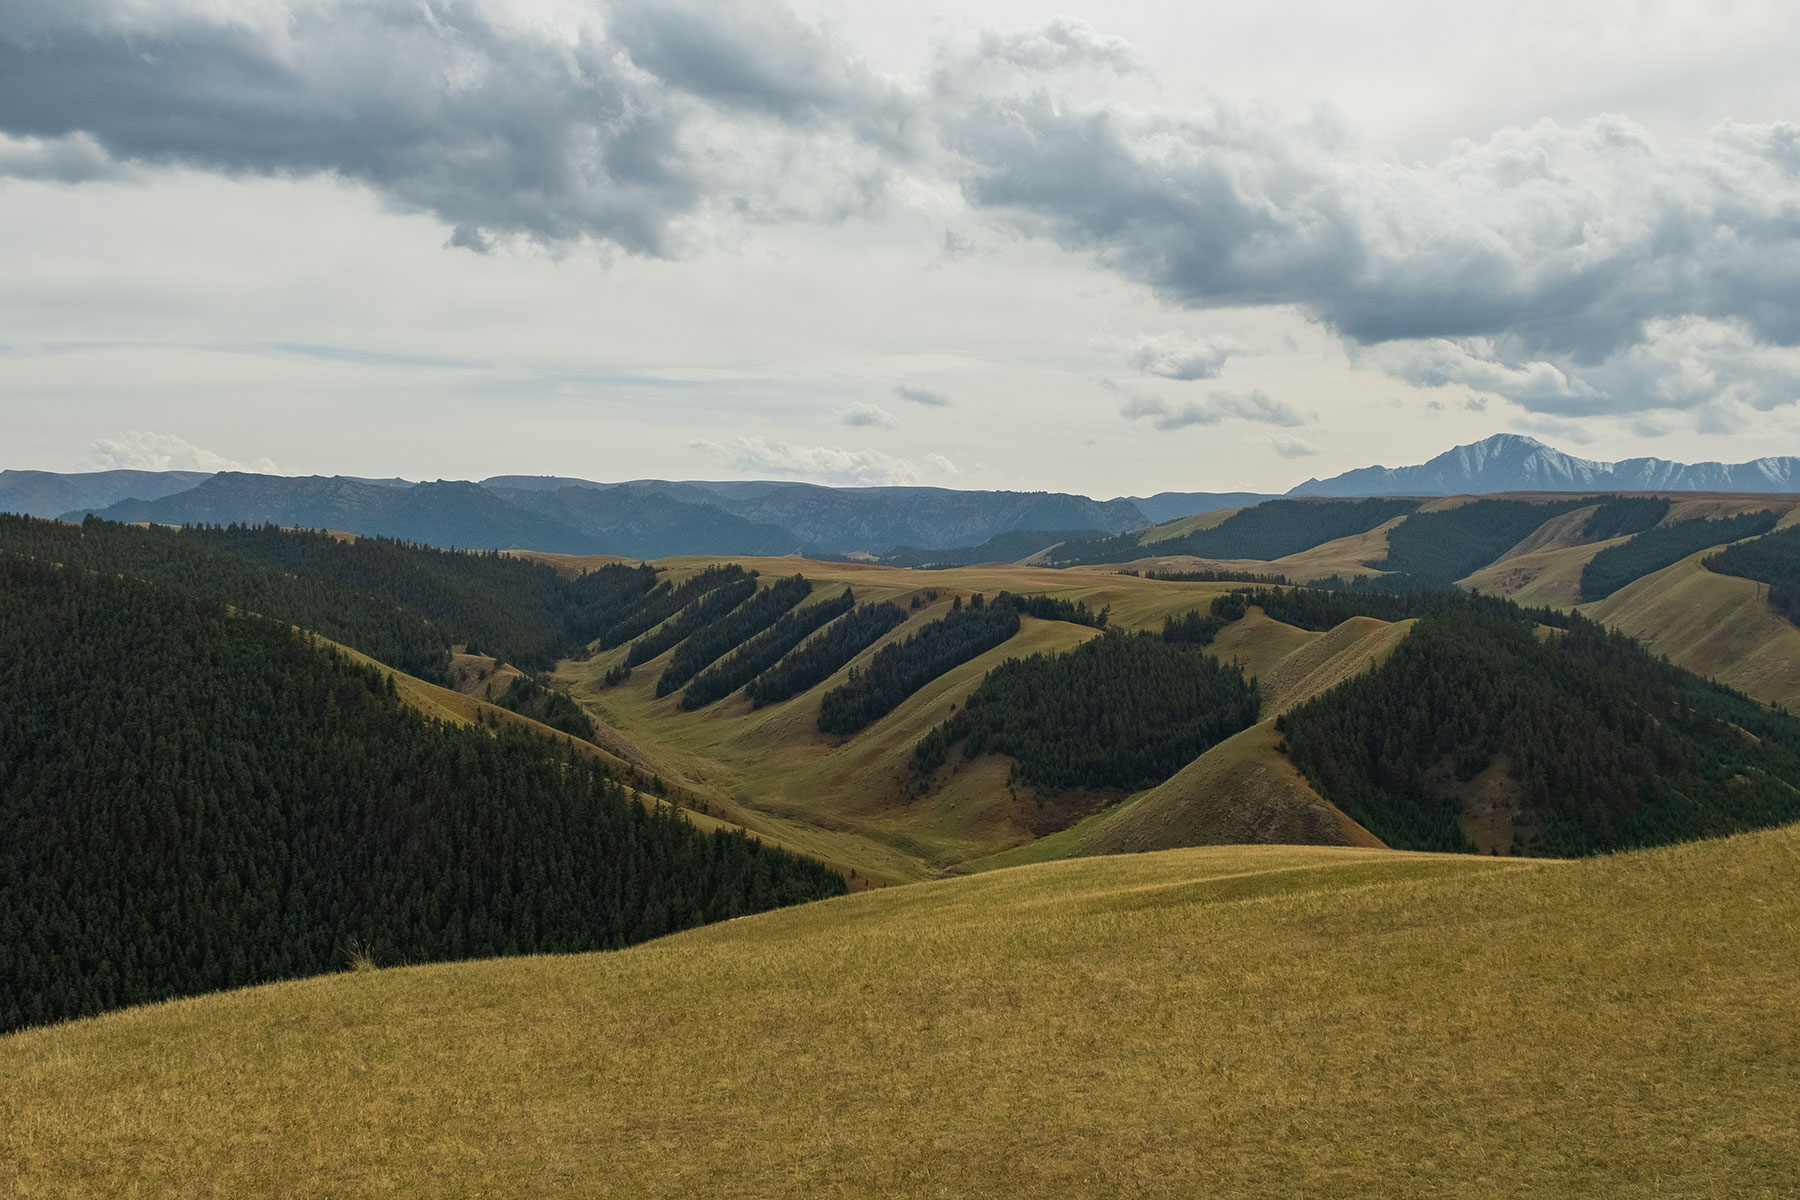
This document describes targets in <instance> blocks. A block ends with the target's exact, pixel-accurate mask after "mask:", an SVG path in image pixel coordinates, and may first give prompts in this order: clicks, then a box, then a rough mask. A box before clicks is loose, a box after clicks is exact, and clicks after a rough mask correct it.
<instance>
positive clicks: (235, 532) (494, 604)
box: [0, 515, 656, 683]
mask: <svg viewBox="0 0 1800 1200" xmlns="http://www.w3.org/2000/svg"><path fill="white" fill-rule="evenodd" d="M8 552H10V553H13V554H20V555H25V556H28V557H32V558H37V559H42V560H44V561H46V562H57V563H64V564H66V565H68V566H69V567H71V568H77V569H83V570H90V571H103V572H108V573H114V574H123V575H132V576H135V577H137V578H140V579H146V580H149V581H151V582H154V583H159V584H164V585H167V586H170V587H173V588H176V589H178V590H180V591H182V592H184V593H186V594H189V595H193V596H196V597H204V598H207V599H212V600H216V601H218V602H219V603H222V604H229V605H231V606H233V607H235V608H238V609H241V610H244V611H246V612H255V613H260V614H262V615H263V616H266V617H270V618H272V619H274V620H279V621H287V622H290V623H292V624H295V625H299V626H301V627H303V628H306V629H310V630H313V631H315V632H317V633H320V634H323V635H324V636H326V637H328V638H331V639H332V640H333V641H337V642H341V643H343V644H344V645H347V646H352V647H354V648H356V649H358V650H361V651H362V652H363V653H365V654H368V655H370V656H372V657H374V658H376V659H379V660H380V661H382V662H384V663H386V664H387V665H389V666H391V667H396V668H398V669H399V670H402V671H406V672H407V673H409V674H412V675H417V676H419V677H420V678H422V679H429V680H431V681H433V682H437V683H441V682H444V681H445V679H446V672H447V670H448V666H449V658H450V647H451V646H452V645H455V644H458V643H465V642H466V643H469V644H470V645H471V646H474V647H476V648H478V649H480V650H481V651H482V652H484V653H487V654H491V655H493V656H495V657H496V658H499V659H502V660H503V661H506V662H511V663H514V664H516V665H520V666H523V667H526V668H528V669H534V670H537V669H543V668H546V667H549V666H551V665H553V664H554V662H555V660H556V659H557V658H558V657H561V656H565V655H569V654H572V653H575V652H576V651H577V650H578V649H579V648H580V646H581V645H582V644H583V643H585V642H586V641H587V640H588V639H590V638H592V637H593V636H594V635H595V633H597V632H598V631H599V630H600V629H602V628H604V627H605V626H606V625H608V624H610V623H611V622H613V621H615V620H616V619H618V617H619V615H620V614H621V613H622V612H623V611H625V610H626V609H627V608H629V607H630V606H631V605H633V604H634V603H635V602H636V601H637V598H638V597H639V596H641V595H642V594H643V593H644V592H646V591H648V590H649V589H650V588H651V586H652V585H653V584H654V583H655V581H656V573H655V572H654V571H652V570H650V569H649V568H648V567H624V566H609V567H602V568H600V569H599V570H597V571H591V572H588V573H587V574H585V575H583V576H581V577H579V578H576V579H567V578H564V577H563V576H561V575H559V574H558V573H557V572H556V571H554V570H553V569H551V568H550V567H548V566H545V565H543V564H541V563H534V562H529V561H527V560H524V559H519V558H514V557H511V556H508V555H499V554H490V553H485V552H469V551H452V550H434V549H431V548H429V547H425V546H411V545H407V544H405V543H401V542H392V541H387V540H384V539H381V538H363V539H357V540H356V541H354V542H346V541H344V540H341V539H339V538H335V537H332V536H330V535H328V534H323V533H311V532H304V531H286V530H279V529H275V528H272V527H267V526H263V527H227V528H209V527H195V528H191V529H167V528H162V527H158V526H152V527H148V528H145V527H140V526H134V525H118V524H114V523H112V522H110V521H102V520H99V519H98V518H89V519H88V520H86V521H84V522H83V523H82V524H80V525H67V524H63V523H62V522H58V521H40V520H34V519H33V518H30V517H15V516H4V515H0V553H8Z"/></svg>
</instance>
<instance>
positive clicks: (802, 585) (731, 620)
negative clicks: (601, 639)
mask: <svg viewBox="0 0 1800 1200" xmlns="http://www.w3.org/2000/svg"><path fill="white" fill-rule="evenodd" d="M812 590H813V585H812V580H810V579H808V578H807V577H806V576H804V575H789V576H787V577H785V578H783V579H777V580H776V581H775V582H774V583H772V584H770V585H769V586H768V587H766V588H764V589H762V590H761V591H760V592H758V593H756V595H754V596H752V597H750V598H749V599H748V600H746V601H744V602H743V603H742V604H740V605H738V606H737V607H736V608H734V609H732V610H731V611H730V612H728V613H726V614H724V615H723V616H721V617H719V618H718V619H716V620H714V621H713V622H712V623H711V624H709V625H707V626H705V627H704V628H701V629H697V630H695V631H694V632H693V633H691V634H689V635H688V637H687V638H686V639H685V640H684V641H683V642H682V643H681V644H680V645H679V646H677V647H675V653H674V654H673V655H671V656H670V657H669V665H668V666H666V667H664V668H663V673H662V676H661V678H659V679H658V680H657V681H656V694H657V695H658V696H667V695H668V694H669V693H670V692H673V691H676V690H678V689H680V688H681V687H682V686H683V685H685V684H686V683H687V682H688V680H690V679H692V678H693V677H694V676H696V675H698V674H699V673H700V672H701V671H703V670H705V669H706V668H707V667H710V666H711V665H712V664H713V663H714V662H716V661H717V660H718V659H720V658H723V657H724V656H725V655H726V654H729V653H730V652H731V651H733V650H735V649H737V648H738V647H739V646H741V645H743V644H744V642H746V641H748V640H749V639H750V638H753V637H755V636H756V635H757V634H759V633H761V632H762V631H763V630H765V629H767V628H769V626H771V625H773V624H775V622H777V621H779V620H781V618H782V617H784V616H785V615H787V612H788V610H789V609H791V608H793V607H794V606H795V605H796V604H799V603H800V602H801V601H802V600H804V599H806V598H807V597H808V596H810V595H812Z"/></svg>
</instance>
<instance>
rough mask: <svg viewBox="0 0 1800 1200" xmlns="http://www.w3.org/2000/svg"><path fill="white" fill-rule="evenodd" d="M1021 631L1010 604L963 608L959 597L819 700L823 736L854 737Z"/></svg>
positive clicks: (978, 600)
mask: <svg viewBox="0 0 1800 1200" xmlns="http://www.w3.org/2000/svg"><path fill="white" fill-rule="evenodd" d="M1017 632H1019V610H1018V609H1017V608H1016V607H1014V606H1013V605H1012V604H1011V603H1006V604H999V603H996V604H988V603H986V602H985V600H984V599H983V598H982V597H981V596H980V595H979V594H978V595H976V596H974V597H973V598H972V599H971V600H970V601H969V603H968V604H967V605H965V604H963V603H962V600H961V598H960V597H959V598H958V599H957V600H956V602H955V606H954V607H953V608H952V609H951V611H950V613H949V614H948V615H947V616H944V617H942V618H940V619H938V620H936V621H932V622H930V623H929V624H927V625H926V626H924V627H923V628H922V629H920V630H919V631H918V632H917V633H914V634H912V635H911V636H910V637H908V638H906V640H904V641H900V642H893V643H890V644H889V645H886V646H883V647H882V648H881V649H880V651H878V652H877V653H876V655H875V657H874V658H873V659H871V660H870V661H869V666H868V669H867V670H861V671H858V670H852V671H851V672H850V678H849V679H848V680H846V681H845V682H844V683H843V684H842V685H841V686H839V687H835V688H833V689H832V690H831V691H829V692H826V693H825V695H824V696H823V697H822V698H821V699H820V701H819V730H820V732H822V733H855V732H856V731H857V730H859V729H861V728H863V727H864V726H865V725H867V724H869V723H870V722H871V721H875V720H879V719H880V718H882V717H884V716H886V715H887V714H888V713H890V712H893V711H894V709H896V708H898V707H899V706H900V704H901V703H902V702H903V701H904V700H905V699H906V698H907V697H908V696H910V695H912V694H913V693H914V692H916V691H918V690H919V689H920V688H922V687H924V686H925V685H926V684H928V683H930V682H931V681H932V680H934V679H936V678H937V677H938V676H939V675H942V674H943V673H944V672H945V671H948V670H950V669H951V668H952V667H956V666H960V665H961V664H963V663H966V662H968V661H969V660H970V659H971V658H974V657H976V656H977V655H979V654H984V653H986V652H987V651H989V650H992V649H993V648H994V647H995V646H998V645H1000V644H1001V643H1002V642H1004V641H1006V640H1007V639H1008V638H1010V637H1012V635H1013V634H1015V633H1017Z"/></svg>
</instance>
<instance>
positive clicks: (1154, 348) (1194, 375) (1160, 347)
mask: <svg viewBox="0 0 1800 1200" xmlns="http://www.w3.org/2000/svg"><path fill="white" fill-rule="evenodd" d="M1242 349H1243V347H1242V346H1241V345H1240V344H1239V343H1238V342H1237V341H1236V339H1234V338H1228V337H1214V338H1204V337H1190V336H1188V335H1187V334H1184V333H1176V332H1173V331H1171V332H1169V333H1164V334H1157V335H1144V336H1142V337H1140V338H1138V340H1137V341H1136V342H1135V343H1131V344H1129V346H1128V353H1127V354H1126V358H1125V361H1126V362H1127V364H1129V365H1130V366H1131V368H1132V369H1133V370H1136V371H1142V372H1143V373H1144V374H1146V375H1157V376H1161V377H1162V378H1164V379H1181V380H1194V379H1217V378H1218V377H1219V372H1220V371H1222V370H1224V369H1225V360H1226V359H1228V358H1230V357H1231V355H1233V354H1234V353H1237V352H1238V351H1240V350H1242Z"/></svg>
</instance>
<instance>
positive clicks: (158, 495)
mask: <svg viewBox="0 0 1800 1200" xmlns="http://www.w3.org/2000/svg"><path fill="white" fill-rule="evenodd" d="M1644 491H1648V492H1693V491H1706V492H1737V493H1751V494H1774V493H1800V457H1772V458H1759V459H1755V460H1753V461H1751V462H1747V463H1736V464H1727V463H1716V462H1708V463H1693V464H1689V463H1679V462H1673V461H1671V460H1668V459H1660V458H1632V459H1625V460H1623V461H1620V462H1600V461H1597V460H1594V459H1587V458H1577V457H1575V456H1573V455H1569V454H1564V453H1562V452H1561V451H1560V450H1557V449H1555V448H1553V447H1551V446H1547V445H1545V444H1544V443H1543V442H1540V441H1538V440H1537V439H1535V438H1530V437H1525V436H1522V435H1519V434H1510V433H1508V434H1496V435H1495V436H1493V437H1490V438H1485V439H1483V440H1482V441H1479V442H1472V443H1470V444H1468V445H1466V446H1457V447H1455V448H1454V449H1451V450H1448V451H1445V452H1444V453H1443V454H1440V455H1438V456H1437V457H1435V458H1432V459H1430V460H1428V461H1426V462H1423V463H1419V464H1416V465H1414V466H1406V467H1384V466H1373V467H1362V468H1359V469H1357V470H1354V471H1346V472H1344V473H1343V474H1341V475H1336V476H1333V477H1332V478H1330V479H1309V480H1307V481H1306V482H1305V483H1302V484H1300V485H1299V486H1297V487H1295V488H1293V489H1291V490H1290V491H1288V492H1287V493H1285V495H1286V496H1290V497H1312V498H1352V497H1371V496H1400V497H1404V496H1453V495H1483V494H1494V493H1502V492H1571V493H1578V494H1583V495H1588V494H1597V493H1603V492H1644ZM1276 498H1277V497H1276V496H1274V495H1273V494H1270V493H1259V492H1159V493H1156V494H1154V495H1151V496H1120V497H1117V498H1115V499H1112V500H1095V499H1091V498H1090V497H1087V496H1081V495H1074V494H1071V493H1066V492H1007V491H959V490H955V489H951V488H936V487H826V486H822V485H820V484H813V483H798V482H793V481H788V480H713V481H709V480H681V481H676V480H666V479H636V480H630V481H627V482H623V483H599V482H595V481H593V480H587V479H578V478H572V477H566V476H554V475H495V476H491V477H489V478H487V479H484V480H481V481H479V482H469V481H454V480H441V479H440V480H436V481H434V482H430V483H412V482H409V481H407V480H403V479H365V478H358V477H354V476H343V475H336V476H319V475H314V476H304V477H295V476H280V475H255V474H249V473H245V472H236V471H224V472H219V473H217V474H208V473H205V472H199V471H130V470H118V471H95V472H86V473H77V474H58V473H56V472H50V471H20V470H8V471H0V512H21V513H26V514H28V515H31V516H39V517H61V518H63V519H65V520H80V519H81V518H82V517H83V516H85V515H87V514H88V513H94V514H96V515H99V516H102V517H105V518H107V519H109V520H117V521H139V522H151V523H156V524H172V525H181V524H190V523H207V524H231V523H234V522H235V523H241V524H260V523H273V524H277V525H284V526H300V527H306V528H327V529H339V530H343V531H345V532H348V533H358V534H369V535H383V536H388V537H396V538H403V539H405V540H408V541H416V542H424V543H427V544H430V545H434V546H459V547H465V548H474V549H499V550H506V549H529V550H542V551H547V552H553V553H564V554H616V555H620V556H623V557H629V558H664V557H668V556H670V555H680V554H721V555H731V554H738V555H781V554H794V553H806V554H812V555H815V556H818V555H824V556H833V555H842V554H853V553H859V552H866V553H869V554H872V555H875V556H878V557H880V556H885V555H888V554H890V553H894V552H898V551H900V550H902V549H904V550H905V552H906V553H907V554H908V555H910V556H914V557H917V556H918V555H920V554H921V553H923V552H930V551H953V552H957V553H952V554H949V555H947V556H946V555H933V554H925V558H928V559H931V560H933V561H936V560H939V559H942V560H943V561H951V560H953V559H959V558H961V557H964V556H965V555H963V554H962V553H961V552H964V551H968V552H973V551H976V550H979V549H980V548H982V547H983V546H984V545H985V544H986V543H988V542H990V541H992V540H993V539H995V538H1005V537H1007V536H1008V535H1014V534H1021V533H1026V532H1030V531H1038V530H1052V531H1054V530H1065V531H1066V530H1079V531H1084V532H1088V533H1092V532H1094V531H1098V532H1100V533H1104V534H1120V533H1125V532H1128V531H1132V530H1138V529H1143V528H1146V527H1149V526H1151V525H1156V524H1161V523H1163V522H1166V521H1170V520H1175V519H1178V518H1180V517H1184V516H1190V515H1194V514H1198V513H1203V512H1213V511H1217V510H1219V509H1225V508H1240V507H1246V506H1250V505H1255V504H1260V503H1262V502H1263V501H1265V500H1271V499H1276ZM1051 540H1054V539H1051ZM1046 544H1048V543H1046ZM1008 546H1009V547H1010V543H1008ZM921 561H923V560H921Z"/></svg>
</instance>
